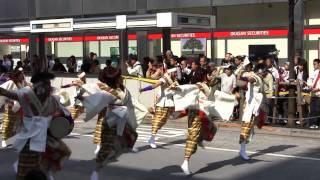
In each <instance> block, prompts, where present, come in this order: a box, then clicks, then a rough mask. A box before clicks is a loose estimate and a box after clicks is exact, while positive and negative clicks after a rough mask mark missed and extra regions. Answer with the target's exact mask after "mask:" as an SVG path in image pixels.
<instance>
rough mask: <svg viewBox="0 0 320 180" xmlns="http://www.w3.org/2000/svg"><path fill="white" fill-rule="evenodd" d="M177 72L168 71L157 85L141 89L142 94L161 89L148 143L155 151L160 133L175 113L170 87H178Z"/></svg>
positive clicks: (174, 69)
mask: <svg viewBox="0 0 320 180" xmlns="http://www.w3.org/2000/svg"><path fill="white" fill-rule="evenodd" d="M175 72H176V68H172V69H168V70H167V72H166V73H165V74H164V76H163V77H162V78H160V80H159V81H158V82H157V83H156V84H154V85H150V86H147V87H145V88H142V89H140V92H145V91H151V90H153V89H155V88H157V87H160V91H159V94H158V97H157V98H158V101H157V104H156V109H155V115H154V117H153V119H152V130H151V137H150V139H149V141H148V142H149V145H150V147H151V148H154V149H155V148H157V144H156V135H157V133H158V131H159V130H160V129H161V128H162V127H163V126H164V125H165V124H166V122H167V120H168V118H169V116H170V115H172V113H173V112H174V102H173V96H172V94H171V93H170V87H172V86H176V85H178V82H177V81H176V80H177V79H176V73H175Z"/></svg>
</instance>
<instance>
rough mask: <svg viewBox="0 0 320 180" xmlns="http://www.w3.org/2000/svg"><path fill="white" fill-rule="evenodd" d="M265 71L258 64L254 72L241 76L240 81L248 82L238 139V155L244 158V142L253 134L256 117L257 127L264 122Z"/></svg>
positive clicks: (245, 157) (266, 71)
mask: <svg viewBox="0 0 320 180" xmlns="http://www.w3.org/2000/svg"><path fill="white" fill-rule="evenodd" d="M267 73H268V70H267V68H266V66H265V65H264V64H258V65H257V66H256V67H255V70H254V73H247V74H244V75H243V76H242V77H241V80H242V81H247V82H248V88H247V89H248V90H247V92H246V97H245V98H246V99H245V105H244V113H243V116H242V125H241V132H240V140H239V143H240V145H241V146H240V152H239V155H240V157H242V158H243V159H244V160H249V159H250V158H249V157H248V155H247V153H246V144H248V143H249V142H250V138H251V137H252V135H253V127H254V125H255V122H256V119H258V117H259V118H260V119H259V123H258V128H261V127H262V125H263V123H264V118H265V116H264V115H265V113H264V110H263V108H264V107H263V100H264V99H265V91H264V85H263V84H264V83H263V78H265V77H266V76H267Z"/></svg>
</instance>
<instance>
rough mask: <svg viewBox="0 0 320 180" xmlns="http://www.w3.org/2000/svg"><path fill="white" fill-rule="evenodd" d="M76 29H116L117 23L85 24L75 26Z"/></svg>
mask: <svg viewBox="0 0 320 180" xmlns="http://www.w3.org/2000/svg"><path fill="white" fill-rule="evenodd" d="M73 27H74V28H75V29H108V28H109V29H111V28H116V23H115V22H106V23H85V24H74V25H73Z"/></svg>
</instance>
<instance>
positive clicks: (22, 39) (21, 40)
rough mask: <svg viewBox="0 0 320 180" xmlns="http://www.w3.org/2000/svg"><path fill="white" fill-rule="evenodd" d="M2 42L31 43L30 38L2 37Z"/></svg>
mask: <svg viewBox="0 0 320 180" xmlns="http://www.w3.org/2000/svg"><path fill="white" fill-rule="evenodd" d="M0 43H2V44H10V43H29V39H28V38H15V39H0Z"/></svg>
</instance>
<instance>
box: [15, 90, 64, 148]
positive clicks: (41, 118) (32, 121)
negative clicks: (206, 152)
mask: <svg viewBox="0 0 320 180" xmlns="http://www.w3.org/2000/svg"><path fill="white" fill-rule="evenodd" d="M17 95H18V98H19V102H20V104H22V106H21V107H22V108H23V113H24V116H23V126H22V130H21V131H20V132H19V133H18V134H17V138H16V141H15V143H14V147H15V148H16V149H17V150H18V151H19V152H20V151H21V150H22V149H23V147H24V146H25V144H26V143H27V141H28V140H30V150H33V151H37V152H44V151H45V148H46V140H47V129H48V127H49V125H50V122H51V120H52V116H51V115H52V114H53V113H54V112H55V111H56V110H57V109H58V108H60V105H59V102H58V101H57V100H56V98H55V97H53V96H50V97H48V99H47V101H46V102H45V103H44V104H41V102H40V101H39V99H38V98H37V97H36V95H35V94H34V92H33V90H31V89H30V88H22V89H20V90H18V91H17ZM30 104H32V105H33V106H34V107H35V110H36V111H37V113H38V114H37V115H34V114H33V111H32V108H31V106H30ZM63 112H67V110H64V111H63Z"/></svg>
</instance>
